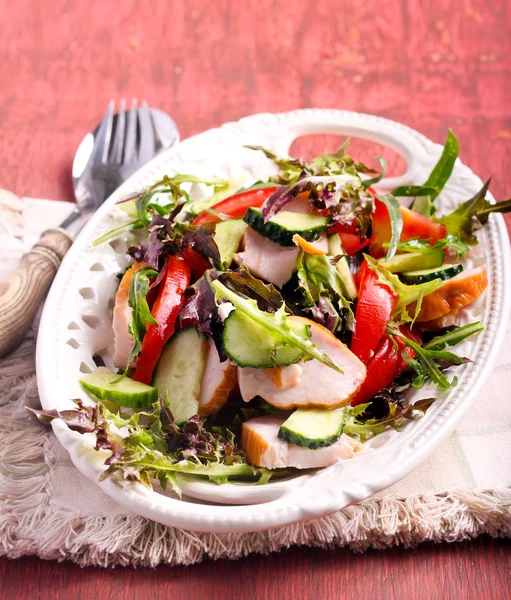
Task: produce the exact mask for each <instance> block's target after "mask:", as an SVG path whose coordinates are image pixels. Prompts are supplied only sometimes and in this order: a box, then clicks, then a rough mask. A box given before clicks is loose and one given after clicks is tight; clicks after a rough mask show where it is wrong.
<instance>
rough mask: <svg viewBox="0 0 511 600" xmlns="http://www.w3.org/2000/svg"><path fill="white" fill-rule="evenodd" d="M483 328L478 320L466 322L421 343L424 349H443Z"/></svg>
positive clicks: (454, 344)
mask: <svg viewBox="0 0 511 600" xmlns="http://www.w3.org/2000/svg"><path fill="white" fill-rule="evenodd" d="M483 330H484V325H483V324H482V323H481V322H480V321H476V322H475V323H468V324H467V325H463V326H461V327H455V328H454V329H451V330H450V331H448V332H447V333H444V334H442V335H437V336H435V337H434V338H432V339H431V340H430V341H429V342H427V343H426V344H423V346H422V348H423V349H424V350H444V349H445V348H447V346H456V344H459V343H460V342H462V341H463V340H465V339H467V338H469V337H471V336H472V335H475V334H476V333H479V332H481V331H483Z"/></svg>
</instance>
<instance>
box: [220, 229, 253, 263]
mask: <svg viewBox="0 0 511 600" xmlns="http://www.w3.org/2000/svg"><path fill="white" fill-rule="evenodd" d="M247 227H248V225H247V224H246V223H245V222H244V221H243V220H242V219H232V220H230V221H222V222H221V223H217V224H216V227H215V236H214V238H215V242H216V245H217V246H218V250H219V251H220V263H221V264H220V265H218V266H219V267H220V268H222V269H228V268H229V267H230V265H231V263H232V259H233V257H234V255H235V254H236V252H237V251H238V249H239V247H240V243H241V238H242V237H243V234H244V233H245V230H246V229H247Z"/></svg>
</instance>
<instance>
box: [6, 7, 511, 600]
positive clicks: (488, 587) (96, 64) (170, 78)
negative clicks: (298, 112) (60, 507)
mask: <svg viewBox="0 0 511 600" xmlns="http://www.w3.org/2000/svg"><path fill="white" fill-rule="evenodd" d="M0 7H1V8H2V27H1V28H0V48H1V51H0V52H1V56H2V59H1V61H0V75H1V80H2V85H1V86H0V187H3V188H7V189H11V190H13V191H14V192H16V193H17V194H20V195H27V196H36V197H47V198H56V199H61V200H69V201H72V199H73V196H72V186H71V178H70V165H71V161H72V158H73V154H74V151H75V149H76V147H77V145H78V143H79V142H80V140H81V138H82V136H83V134H84V133H85V132H86V131H88V130H89V129H90V128H91V127H92V126H93V125H95V124H96V122H97V121H98V119H100V118H101V117H102V114H103V113H104V111H105V108H106V105H107V101H108V100H109V99H111V98H114V99H116V100H119V99H121V98H122V97H126V98H131V97H132V96H136V97H138V98H145V99H147V101H148V102H149V103H150V104H151V105H152V106H156V107H159V108H162V109H163V110H165V111H167V112H169V113H170V114H171V115H172V116H173V117H174V119H175V120H176V122H177V123H178V125H179V128H180V132H181V135H182V137H188V136H189V135H192V134H194V133H198V132H200V131H202V130H204V129H207V128H210V127H212V126H215V125H219V124H221V123H223V122H225V121H229V120H235V119H238V118H240V117H242V116H245V115H249V114H253V113H257V112H262V111H271V112H278V111H284V110H290V109H293V108H300V107H335V108H344V109H350V110H357V111H361V112H370V113H375V114H378V115H382V116H385V117H389V118H392V119H395V120H398V121H401V122H403V123H405V124H408V125H410V126H412V127H414V128H415V129H418V130H420V131H421V132H423V133H424V134H425V135H427V136H428V137H430V138H431V139H433V140H435V141H439V142H441V141H443V140H444V138H445V135H446V131H447V128H448V127H451V128H453V129H454V131H455V133H456V134H457V136H458V138H459V140H460V146H461V153H460V156H461V159H462V160H463V161H464V162H466V163H467V164H468V165H470V166H471V167H472V169H473V170H474V171H475V172H476V173H478V174H479V175H480V176H481V177H482V178H483V179H484V178H487V177H488V176H489V175H491V174H493V176H494V179H493V182H492V190H493V192H494V194H495V195H496V197H497V198H498V199H502V198H504V196H505V193H506V191H507V193H508V194H509V193H510V192H511V174H510V173H511V170H510V168H509V164H510V163H511V78H510V69H511V64H510V61H509V56H510V55H511V42H510V39H511V36H509V23H510V22H511V4H510V3H509V2H508V1H507V0H492V1H491V2H485V1H483V0H432V1H431V2H427V3H426V2H421V1H420V0H400V1H397V0H396V1H392V0H383V1H382V0H379V1H378V2H377V1H376V0H366V1H365V2H361V1H359V0H352V1H351V2H342V1H338V0H324V1H323V2H309V1H307V0H304V1H300V0H286V1H285V2H284V1H276V0H258V1H254V2H248V1H244V2H242V1H236V0H216V1H215V2H207V1H199V0H193V1H192V0H189V1H188V2H179V1H174V2H172V1H170V2H169V1H168V0H159V1H153V2H150V3H149V2H147V3H145V2H136V1H135V0H124V1H123V2H115V3H114V2H110V1H107V0H94V1H92V0H90V1H88V2H82V3H79V2H77V1H76V0H75V1H74V2H69V1H66V0H53V1H52V2H33V0H17V2H8V0H0ZM325 143H326V142H325V140H317V139H316V140H314V142H313V143H312V144H309V143H306V142H303V143H302V144H301V145H300V146H299V147H298V150H300V151H303V152H307V153H312V152H313V151H316V150H319V151H320V150H322V149H323V148H322V146H323V145H324V144H325ZM396 168H399V165H397V166H396ZM508 223H509V220H508ZM510 569H511V562H510V553H509V545H508V544H507V542H506V541H492V540H489V539H486V538H483V539H480V540H477V541H475V542H472V543H463V544H457V545H440V546H432V545H424V546H422V547H420V548H419V549H417V550H403V549H394V550H389V551H385V552H369V553H367V554H365V555H354V554H352V553H350V552H349V551H347V550H332V551H320V550H314V549H303V548H302V549H292V550H289V551H287V552H284V553H282V554H280V555H272V556H269V557H251V558H248V559H245V560H241V561H238V562H236V563H229V562H227V561H221V562H219V563H212V562H206V563H205V564H203V565H200V566H195V567H190V568H178V569H172V570H171V569H169V568H165V567H163V568H160V569H157V570H156V571H148V570H138V571H134V570H132V569H116V570H115V571H103V570H101V569H85V570H80V569H78V568H77V567H75V566H73V565H71V564H68V563H65V564H60V565H59V564H53V563H46V562H42V561H39V560H38V559H35V558H28V559H22V560H20V561H8V560H2V561H0V597H1V598H49V597H51V598H77V597H80V598H93V597H99V596H100V595H101V597H103V598H114V597H115V598H118V597H128V595H129V597H133V598H138V597H144V598H147V597H151V596H152V597H163V594H164V593H165V594H166V595H167V594H168V595H170V594H173V596H174V597H176V598H184V597H187V598H193V597H215V598H216V597H218V598H229V597H242V598H243V597H251V598H273V597H275V598H277V597H279V598H282V597H285V598H289V597H293V598H306V597H315V598H323V597H325V598H326V597H335V598H339V597H343V598H344V597H346V598H350V597H357V598H365V597H372V598H402V597H409V598H433V597H441V598H509V597H510V595H511V591H510V580H511V571H510ZM249 588H250V589H251V591H250V594H248V591H247V590H248V589H249Z"/></svg>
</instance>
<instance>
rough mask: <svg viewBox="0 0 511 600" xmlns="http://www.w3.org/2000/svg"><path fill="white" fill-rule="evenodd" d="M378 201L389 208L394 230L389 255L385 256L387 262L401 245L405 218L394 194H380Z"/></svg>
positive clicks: (391, 224)
mask: <svg viewBox="0 0 511 600" xmlns="http://www.w3.org/2000/svg"><path fill="white" fill-rule="evenodd" d="M378 200H379V201H380V202H383V204H385V206H386V207H387V210H388V212H389V217H390V226H391V228H392V234H391V237H390V242H389V248H388V250H387V255H386V256H385V260H386V261H389V260H390V259H391V258H392V257H393V256H394V254H395V253H396V250H397V245H398V244H399V239H400V237H401V232H402V231H403V216H402V215H401V211H400V208H401V205H400V204H399V202H398V201H397V200H396V199H395V198H394V196H393V195H392V194H380V195H379V196H378Z"/></svg>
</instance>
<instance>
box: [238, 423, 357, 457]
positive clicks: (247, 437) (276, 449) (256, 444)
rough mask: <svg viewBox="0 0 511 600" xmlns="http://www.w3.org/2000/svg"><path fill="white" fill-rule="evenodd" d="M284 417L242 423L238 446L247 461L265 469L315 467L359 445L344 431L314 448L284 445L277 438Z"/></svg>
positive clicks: (355, 449)
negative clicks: (323, 444)
mask: <svg viewBox="0 0 511 600" xmlns="http://www.w3.org/2000/svg"><path fill="white" fill-rule="evenodd" d="M285 420H286V418H285V417H278V416H275V415H265V416H264V417H256V418H254V419H249V420H248V421H245V422H244V423H243V425H242V428H241V448H242V450H243V452H245V454H246V456H247V461H248V462H249V463H250V464H252V465H255V466H258V467H266V468H267V469H284V468H286V467H295V468H297V469H315V468H319V467H328V466H329V465H332V464H334V463H336V462H337V461H339V460H346V459H348V458H351V457H352V456H353V455H354V454H355V452H357V451H358V450H360V449H361V448H362V444H361V443H360V442H357V441H356V440H354V439H352V438H350V437H349V436H347V435H344V434H343V435H341V437H340V438H339V440H337V442H335V443H334V444H332V445H331V446H327V447H325V448H317V449H316V450H311V449H310V448H304V447H301V446H296V445H295V444H288V443H287V442H285V441H284V440H281V439H280V438H279V437H278V433H279V429H280V426H281V425H282V423H284V421H285Z"/></svg>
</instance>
